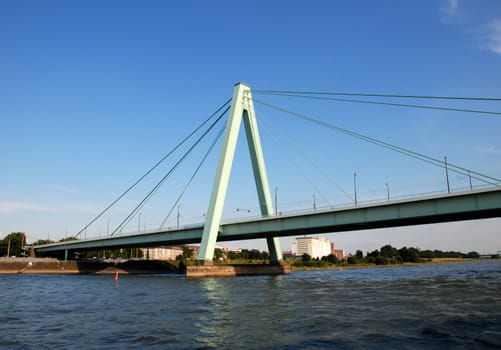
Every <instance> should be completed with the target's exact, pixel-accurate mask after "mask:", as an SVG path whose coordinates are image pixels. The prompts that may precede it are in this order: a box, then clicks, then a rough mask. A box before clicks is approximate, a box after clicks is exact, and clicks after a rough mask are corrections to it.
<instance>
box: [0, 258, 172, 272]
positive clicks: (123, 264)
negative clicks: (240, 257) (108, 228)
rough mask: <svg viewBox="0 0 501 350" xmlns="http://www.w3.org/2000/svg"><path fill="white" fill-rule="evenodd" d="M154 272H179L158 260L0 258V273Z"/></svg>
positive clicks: (169, 264)
mask: <svg viewBox="0 0 501 350" xmlns="http://www.w3.org/2000/svg"><path fill="white" fill-rule="evenodd" d="M117 272H118V273H119V274H156V273H162V274H164V273H180V271H179V269H178V268H177V266H175V265H173V264H171V263H169V262H167V261H159V260H126V261H79V260H68V261H61V260H57V259H53V258H0V274H23V273H26V274H116V273H117Z"/></svg>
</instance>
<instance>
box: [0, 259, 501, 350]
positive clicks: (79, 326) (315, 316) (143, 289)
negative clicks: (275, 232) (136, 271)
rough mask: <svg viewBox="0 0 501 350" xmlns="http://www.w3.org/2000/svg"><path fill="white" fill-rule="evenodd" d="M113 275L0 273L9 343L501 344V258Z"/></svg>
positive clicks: (1, 319)
mask: <svg viewBox="0 0 501 350" xmlns="http://www.w3.org/2000/svg"><path fill="white" fill-rule="evenodd" d="M113 277H114V276H111V275H105V276H98V275H0V301H1V304H0V305H1V308H0V348H1V349H4V348H5V349H75V348H81V349H143V348H148V349H380V348H386V349H388V348H391V349H395V348H398V349H422V348H426V349H444V348H459V349H491V348H492V349H494V348H501V261H484V262H474V263H454V264H439V265H418V266H401V267H392V268H372V269H344V270H343V271H338V270H322V271H302V272H293V273H292V274H290V275H284V276H255V277H237V278H219V279H214V278H207V279H199V280H187V279H185V278H184V276H173V275H142V276H139V275H136V276H132V275H123V276H120V279H119V280H118V281H115V280H114V279H113Z"/></svg>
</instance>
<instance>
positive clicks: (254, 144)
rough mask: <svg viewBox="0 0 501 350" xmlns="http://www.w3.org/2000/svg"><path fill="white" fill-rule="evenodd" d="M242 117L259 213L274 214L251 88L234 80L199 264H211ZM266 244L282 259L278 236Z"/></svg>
mask: <svg viewBox="0 0 501 350" xmlns="http://www.w3.org/2000/svg"><path fill="white" fill-rule="evenodd" d="M242 119H243V122H244V126H245V134H246V137H247V144H248V146H249V153H250V157H251V162H252V170H253V173H254V180H255V183H256V190H257V195H258V199H259V206H260V210H261V215H262V216H272V215H274V214H275V213H274V210H273V203H272V201H271V193H270V185H269V183H268V175H267V173H266V166H265V162H264V156H263V150H262V147H261V139H260V137H259V131H258V126H257V122H256V114H255V111H254V104H253V102H252V94H251V88H250V86H248V85H246V84H243V83H237V84H236V85H235V88H234V90H233V98H232V102H231V108H230V112H229V116H228V121H227V123H226V130H225V134H224V141H223V145H222V148H221V153H220V156H219V163H218V166H217V171H216V176H215V179H214V185H213V187H212V195H211V199H210V202H209V208H208V210H207V215H206V218H205V224H204V230H203V233H202V243H201V246H200V251H199V253H198V257H197V259H198V262H199V263H200V264H211V263H212V259H213V257H214V249H215V247H216V241H217V235H218V233H219V228H220V225H221V217H222V213H223V207H224V201H225V198H226V192H227V189H228V183H229V180H230V174H231V167H232V165H233V158H234V156H235V149H236V145H237V140H238V134H239V131H240V125H241V123H242ZM267 244H268V250H269V253H270V260H271V262H272V263H279V262H280V261H281V260H282V251H281V250H280V242H279V239H278V238H277V237H272V238H267Z"/></svg>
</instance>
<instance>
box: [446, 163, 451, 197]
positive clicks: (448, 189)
mask: <svg viewBox="0 0 501 350" xmlns="http://www.w3.org/2000/svg"><path fill="white" fill-rule="evenodd" d="M444 163H445V178H446V180H447V193H449V194H450V193H451V188H450V186H449V169H448V168H447V157H446V156H445V157H444Z"/></svg>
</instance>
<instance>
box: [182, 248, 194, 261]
mask: <svg viewBox="0 0 501 350" xmlns="http://www.w3.org/2000/svg"><path fill="white" fill-rule="evenodd" d="M192 257H193V250H191V249H190V248H188V247H183V259H191V258H192Z"/></svg>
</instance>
